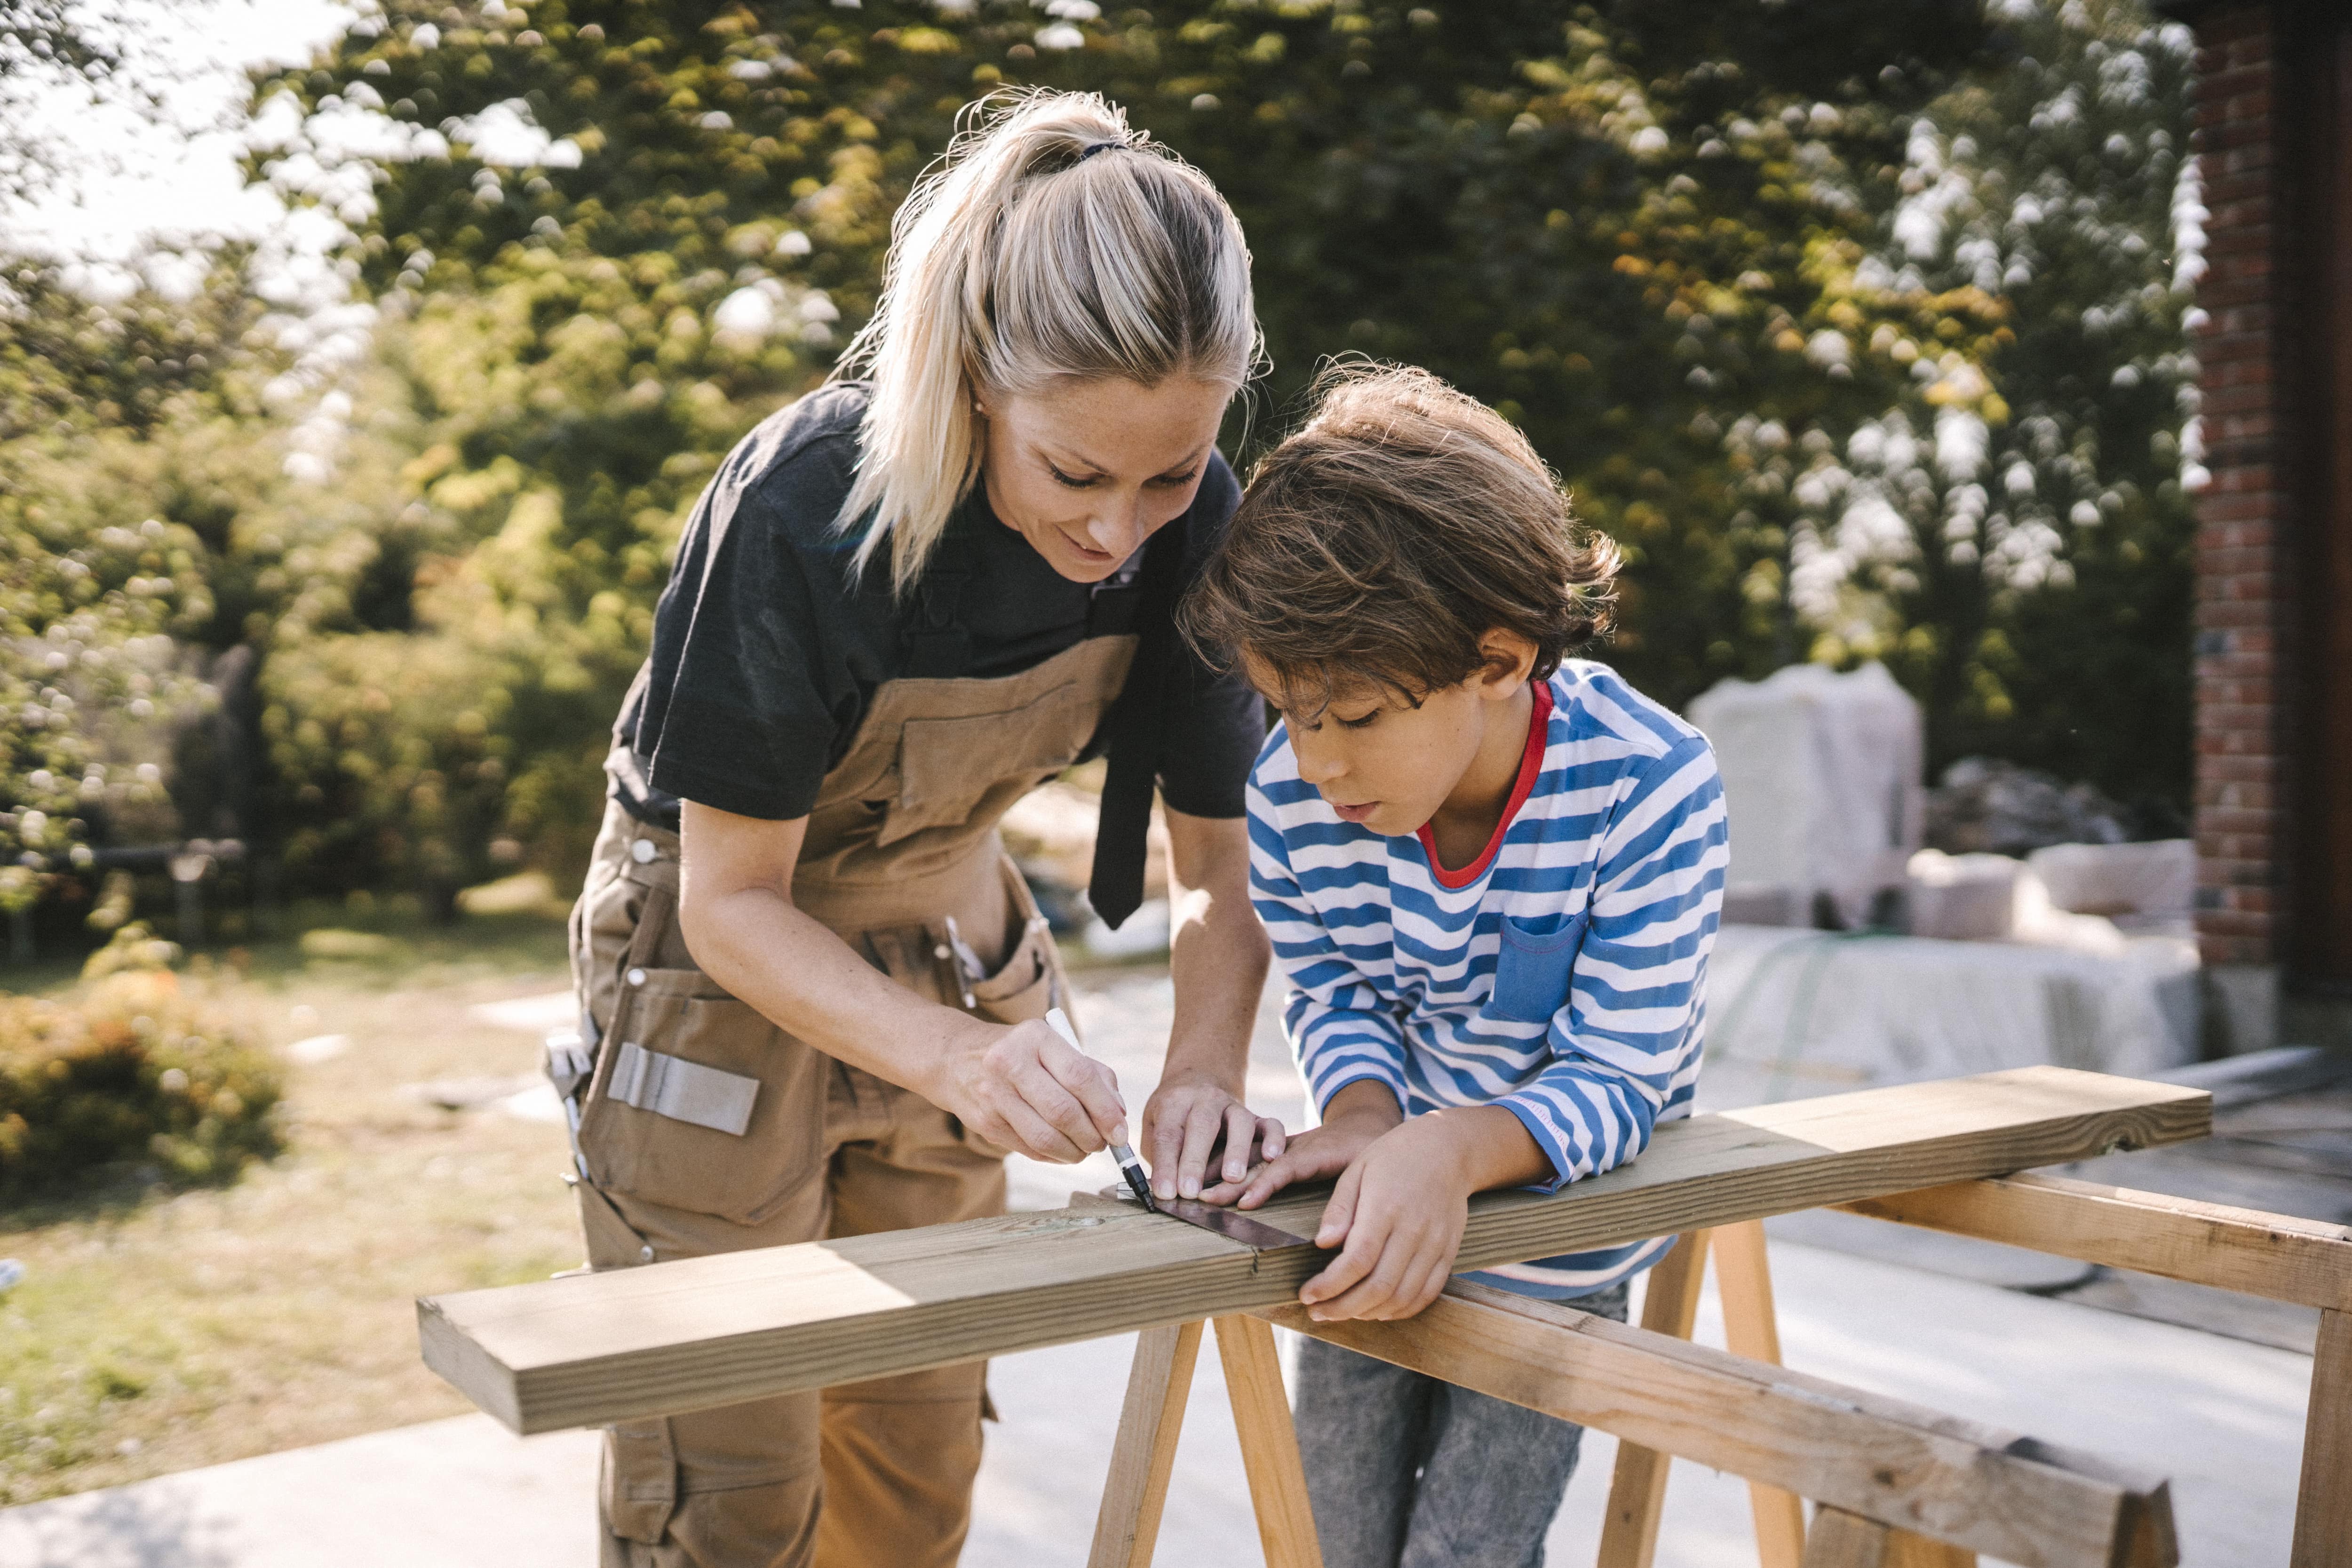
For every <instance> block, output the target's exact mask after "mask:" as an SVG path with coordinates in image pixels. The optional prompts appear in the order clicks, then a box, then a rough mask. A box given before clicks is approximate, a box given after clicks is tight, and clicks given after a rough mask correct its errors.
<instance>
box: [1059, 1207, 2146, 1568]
mask: <svg viewBox="0 0 2352 1568" xmlns="http://www.w3.org/2000/svg"><path fill="white" fill-rule="evenodd" d="M1731 1233H1738V1235H1733V1234H1731ZM1714 1237H1715V1239H1714V1247H1715V1250H1716V1251H1717V1256H1718V1258H1719V1260H1720V1261H1719V1263H1718V1268H1720V1269H1722V1271H1723V1274H1724V1279H1725V1283H1726V1287H1727V1292H1728V1295H1729V1296H1730V1297H1731V1298H1736V1299H1738V1301H1739V1303H1740V1305H1739V1309H1738V1311H1739V1315H1740V1316H1741V1317H1743V1318H1746V1319H1747V1320H1748V1322H1749V1329H1743V1330H1742V1334H1743V1336H1744V1342H1745V1344H1746V1345H1747V1347H1748V1348H1749V1349H1751V1350H1755V1349H1762V1350H1776V1349H1777V1347H1775V1346H1772V1345H1770V1344H1769V1342H1758V1341H1757V1340H1756V1339H1755V1338H1754V1337H1753V1336H1752V1334H1751V1333H1750V1329H1752V1328H1753V1327H1754V1326H1755V1325H1758V1324H1760V1325H1762V1326H1763V1328H1764V1330H1765V1331H1766V1332H1767V1333H1769V1324H1770V1321H1771V1319H1770V1310H1769V1293H1770V1285H1769V1275H1768V1272H1767V1271H1766V1269H1765V1268H1764V1266H1763V1236H1762V1229H1761V1226H1760V1225H1757V1224H1755V1223H1753V1222H1751V1223H1749V1224H1748V1225H1745V1226H1725V1227H1722V1228H1721V1229H1719V1230H1717V1232H1715V1233H1714ZM1707 1250H1708V1242H1707V1240H1706V1236H1705V1234H1704V1233H1701V1234H1700V1235H1699V1236H1696V1237H1686V1238H1685V1239H1683V1240H1682V1241H1679V1242H1678V1243H1677V1244H1676V1246H1675V1248H1674V1250H1673V1251H1671V1252H1670V1253H1669V1254H1668V1256H1667V1258H1665V1259H1664V1261H1663V1262H1661V1263H1660V1265H1659V1266H1658V1268H1657V1269H1656V1270H1655V1271H1654V1276H1653V1279H1652V1283H1651V1286H1650V1291H1649V1295H1648V1298H1647V1300H1646V1302H1645V1306H1644V1310H1643V1327H1640V1328H1633V1327H1628V1326H1626V1325H1623V1324H1619V1323H1616V1322H1612V1321H1609V1320H1606V1319H1601V1318H1597V1317H1593V1316H1592V1315H1591V1314H1589V1313H1584V1312H1579V1311H1576V1310H1573V1309H1571V1308H1568V1307H1563V1306H1559V1305H1556V1304H1553V1303H1549V1302H1541V1301H1532V1300H1526V1299H1524V1298H1519V1297H1514V1296H1508V1295H1506V1294H1504V1293H1502V1292H1500V1291H1495V1290H1490V1289H1485V1288H1483V1287H1479V1286H1476V1285H1471V1284H1467V1283H1465V1282H1461V1281H1457V1282H1456V1283H1455V1284H1454V1285H1453V1286H1451V1287H1450V1288H1449V1289H1447V1291H1446V1293H1445V1294H1444V1296H1443V1297H1441V1298H1440V1299H1439V1300H1437V1301H1436V1302H1435V1303H1434V1304H1433V1305H1432V1306H1431V1307H1430V1308H1429V1310H1426V1311H1424V1312H1423V1313H1422V1314H1421V1315H1420V1316H1419V1317H1416V1318H1413V1319H1410V1320H1407V1321H1402V1322H1389V1323H1334V1324H1317V1323H1313V1322H1311V1321H1308V1320H1307V1317H1306V1315H1305V1313H1304V1312H1303V1311H1302V1310H1299V1309H1297V1308H1296V1307H1280V1308H1272V1309H1268V1310H1265V1311H1263V1312H1259V1313H1245V1314H1235V1315H1234V1316H1231V1317H1221V1318H1218V1319H1216V1320H1215V1321H1214V1323H1215V1333H1216V1338H1217V1347H1218V1353H1219V1355H1220V1357H1221V1359H1222V1360H1223V1365H1224V1373H1225V1384H1226V1389H1227V1393H1228V1395H1229V1397H1230V1398H1231V1400H1232V1402H1233V1407H1234V1427H1235V1430H1236V1432H1237V1434H1238V1435H1239V1436H1240V1439H1241V1449H1242V1458H1243V1464H1244V1469H1245V1471H1246V1474H1247V1476H1248V1481H1249V1488H1250V1497H1251V1501H1252V1503H1253V1505H1254V1506H1255V1510H1256V1515H1257V1524H1258V1535H1259V1539H1260V1542H1262V1544H1263V1545H1264V1548H1265V1562H1266V1565H1267V1568H1321V1562H1322V1558H1321V1554H1320V1552H1319V1550H1318V1546H1317V1543H1316V1538H1315V1528H1314V1520H1313V1516H1312V1513H1311V1510H1310V1509H1309V1507H1308V1504H1307V1484H1306V1476H1305V1473H1304V1470H1303V1468H1302V1467H1301V1465H1300V1463H1299V1455H1298V1446H1297V1436H1296V1435H1295V1433H1294V1431H1293V1429H1292V1426H1291V1423H1290V1410H1289V1405H1288V1402H1287V1399H1286V1396H1285V1394H1284V1390H1283V1384H1282V1376H1281V1370H1280V1367H1279V1365H1278V1364H1277V1362H1276V1354H1275V1345H1274V1337H1273V1333H1272V1331H1271V1329H1270V1328H1269V1327H1268V1323H1269V1322H1270V1321H1271V1322H1275V1323H1279V1324H1281V1325H1283V1326H1284V1327H1287V1328H1291V1329H1295V1330H1297V1331H1300V1332H1302V1333H1307V1334H1312V1335H1314V1336H1316V1337H1318V1338H1321V1339H1326V1340H1329V1341H1331V1342H1334V1343H1338V1344H1342V1345H1345V1346H1347V1347H1348V1348H1349V1349H1352V1350H1356V1351H1359V1352H1362V1353H1365V1354H1369V1355H1373V1356H1377V1357H1379V1358H1381V1359H1382V1360H1386V1361H1390V1362H1393V1363H1396V1364H1399V1365H1402V1366H1407V1367H1411V1368H1412V1369H1414V1370H1416V1371H1421V1372H1423V1373H1429V1374H1431V1375H1433V1376H1437V1377H1442V1378H1444V1379H1446V1380H1447V1381H1449V1382H1454V1383H1458V1384H1462V1385H1464V1386H1465V1387H1470V1388H1475V1389H1477V1390H1478V1391H1479V1392H1481V1393H1486V1394H1493V1395H1495V1396H1496V1397H1498V1398H1503V1399H1507V1400H1511V1401H1512V1402H1514V1403H1517V1404H1521V1405H1528V1406H1529V1407H1530V1408H1534V1409H1538V1410H1541V1411H1544V1412H1545V1413H1546V1414H1548V1415H1556V1416H1559V1417H1560V1418H1562V1419H1565V1420H1572V1421H1576V1422H1578V1423H1580V1425H1584V1426H1595V1427H1598V1428H1600V1429H1601V1430H1604V1431H1609V1432H1612V1433H1614V1434H1615V1435H1616V1436H1618V1437H1619V1439H1620V1447H1619V1458H1618V1468H1617V1477H1616V1481H1615V1484H1614V1486H1613V1487H1612V1494H1611V1500H1610V1516H1609V1521H1608V1525H1607V1527H1606V1533H1605V1534H1604V1539H1603V1544H1602V1559H1601V1560H1602V1562H1603V1563H1604V1564H1615V1563H1647V1562H1648V1560H1649V1556H1650V1553H1651V1552H1652V1551H1653V1550H1654V1546H1655V1543H1656V1540H1657V1525H1658V1519H1659V1510H1660V1507H1661V1505H1662V1503H1663V1500H1664V1474H1665V1467H1666V1463H1667V1456H1669V1455H1671V1454H1682V1455H1685V1456H1687V1457H1689V1458H1695V1459H1698V1460H1700V1461H1701V1462H1703V1463H1706V1464H1708V1465H1711V1466H1714V1467H1715V1468H1719V1469H1725V1470H1729V1471H1731V1472H1733V1473H1735V1474H1739V1475H1742V1476H1744V1477H1746V1478H1747V1479H1748V1481H1749V1483H1750V1485H1751V1487H1752V1488H1753V1489H1754V1493H1753V1495H1754V1497H1755V1500H1756V1509H1757V1514H1758V1520H1759V1538H1760V1539H1762V1540H1764V1541H1766V1542H1769V1543H1770V1546H1769V1548H1768V1549H1784V1548H1785V1549H1790V1550H1791V1554H1790V1556H1789V1557H1788V1558H1787V1560H1786V1561H1787V1562H1788V1563H1790V1564H1791V1565H1792V1568H1796V1565H1801V1568H1948V1565H1957V1564H1959V1563H1969V1562H1971V1561H1972V1560H1973V1552H1975V1551H1976V1550H1987V1551H1994V1552H2000V1554H2002V1555H2005V1556H2012V1557H2015V1556H2031V1557H2032V1559H2034V1560H2037V1561H2040V1562H2042V1563H2048V1564H2053V1568H2054V1565H2057V1564H2080V1565H2081V1568H2112V1565H2115V1564H2128V1565H2130V1568H2166V1565H2168V1564H2171V1563H2175V1562H2176V1561H2177V1557H2178V1554H2177V1552H2176V1550H2175V1546H2174V1542H2173V1536H2172V1521H2171V1509H2170V1502H2169V1499H2168V1495H2167V1493H2166V1490H2165V1488H2164V1484H2163V1483H2162V1481H2161V1480H2158V1479H2155V1478H2152V1477H2148V1476H2145V1475H2139V1474H2135V1473H2131V1472H2129V1471H2127V1470H2125V1469H2123V1468H2118V1467H2116V1466H2112V1465H2109V1464H2106V1463H2105V1462H2104V1461H2102V1460H2099V1459H2096V1458H2092V1457H2090V1456H2087V1455H2082V1454H2077V1453H2071V1452H2068V1451H2066V1450H2063V1449H2061V1448H2058V1447H2053V1446H2051V1445H2046V1444H2039V1443H2031V1442H2027V1441H2024V1440H2021V1438H2020V1437H2019V1436H2018V1435H2017V1434H2015V1433H2010V1432H2002V1431H1997V1430H1995V1429H1992V1428H1990V1427H1986V1426H1978V1425H1976V1424H1973V1423H1969V1422H1965V1421H1960V1420H1957V1419H1955V1418H1952V1417H1949V1416H1944V1415H1937V1413H1935V1412H1932V1411H1927V1410H1923V1409H1921V1408H1919V1407H1918V1406H1916V1405H1908V1404H1906V1403H1905V1402H1902V1401H1897V1400H1890V1399H1885V1398H1883V1397H1880V1396H1877V1395H1874V1394H1866V1393H1864V1392H1862V1391H1860V1390H1856V1389H1849V1388H1844V1387H1842V1386H1840V1385H1838V1384H1831V1383H1828V1382H1826V1381H1825V1380H1822V1379H1818V1378H1811V1377H1808V1376H1806V1375H1804V1374H1802V1373H1790V1372H1786V1371H1783V1370H1781V1369H1780V1368H1779V1367H1777V1366H1775V1365H1773V1364H1771V1363H1770V1361H1769V1360H1768V1359H1766V1358H1763V1357H1752V1356H1739V1355H1734V1354H1731V1353H1728V1352H1720V1351H1714V1350H1710V1349H1707V1348H1706V1347H1703V1346H1698V1345H1694V1344H1691V1343H1689V1342H1688V1335H1689V1331H1690V1325H1691V1322H1692V1320H1693V1317H1694V1315H1695V1311H1696V1300H1697V1295H1698V1284H1699V1277H1700V1274H1701V1271H1702V1269H1703V1268H1704V1264H1705V1258H1706V1252H1707ZM1735 1279H1736V1280H1738V1283H1737V1284H1734V1283H1733V1281H1734V1280H1735ZM1742 1292H1746V1294H1744V1295H1743V1294H1742ZM1201 1331H1202V1324H1200V1323H1198V1322H1193V1323H1184V1324H1179V1325H1175V1326H1171V1327H1168V1328H1160V1329H1151V1330H1147V1331H1144V1332H1143V1333H1141V1334H1140V1335H1139V1336H1138V1341H1137V1348H1136V1354H1135V1362H1134V1369H1133V1372H1132V1373H1131V1374H1130V1376H1129V1384H1128V1391H1127V1399H1126V1404H1125V1406H1124V1408H1123V1409H1122V1411H1121V1413H1120V1419H1119V1428H1118V1441H1117V1443H1116V1445H1115V1447H1114V1449H1113V1454H1112V1458H1111V1466H1110V1475H1109V1480H1108V1485H1107V1487H1106V1489H1105V1491H1104V1497H1103V1506H1102V1511H1101V1513H1100V1515H1099V1516H1098V1518H1097V1524H1096V1530H1095V1539H1094V1547H1093V1551H1092V1553H1091V1554H1090V1556H1089V1558H1088V1564H1089V1568H1149V1564H1150V1562H1151V1557H1152V1549H1153V1544H1154V1542H1155V1541H1156V1539H1157V1537H1158V1534H1159V1529H1160V1516H1161V1513H1162V1511H1163V1509H1164V1506H1165V1503H1166V1500H1167V1493H1168V1483H1169V1476H1170V1473H1171V1466H1172V1464H1173V1462H1174V1459H1175V1453H1176V1443H1177V1438H1178V1436H1179V1433H1180V1431H1181V1426H1182V1422H1183V1409H1184V1400H1185V1395H1186V1394H1187V1392H1188V1391H1189V1389H1190V1387H1191V1384H1192V1368H1193V1364H1194V1363H1195V1361H1196V1360H1197V1359H1198V1356H1199V1352H1200V1345H1201ZM1801 1496H1804V1497H1811V1498H1814V1499H1816V1500H1818V1501H1819V1503H1820V1505H1821V1506H1820V1507H1819V1508H1818V1509H1817V1510H1816V1513H1815V1517H1814V1521H1813V1525H1812V1528H1811V1531H1810V1532H1808V1531H1807V1530H1806V1528H1805V1523H1804V1516H1803V1512H1802V1505H1801V1503H1800V1502H1799V1498H1800V1497H1801ZM1764 1530H1769V1531H1774V1532H1775V1533H1774V1534H1772V1535H1762V1534H1761V1533H1760V1532H1761V1531H1764ZM2029 1547H2030V1548H2031V1550H2030V1551H2029V1550H2028V1548H2029ZM1612 1552H1614V1553H1616V1554H1617V1555H1615V1556H1613V1557H1612Z"/></svg>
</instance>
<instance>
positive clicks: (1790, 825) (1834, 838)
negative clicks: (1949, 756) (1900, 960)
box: [1689, 664, 1927, 925]
mask: <svg viewBox="0 0 2352 1568" xmlns="http://www.w3.org/2000/svg"><path fill="white" fill-rule="evenodd" d="M1689 718H1690V721H1691V722H1692V723H1693V724H1696V725H1697V726H1698V728H1699V729H1700V730H1701V731H1703V732H1704V733H1705V734H1706V738H1707V739H1708V740H1709V741H1710V742H1713V743H1714V745H1715V754H1716V760H1717V763H1718V764H1719V765H1720V766H1721V767H1722V770H1723V792H1724V797H1725V799H1726V801H1727V804H1728V806H1729V810H1730V816H1731V869H1730V877H1729V887H1730V889H1731V891H1732V894H1733V901H1734V902H1735V903H1738V902H1739V901H1740V900H1741V899H1742V898H1743V897H1745V898H1748V899H1751V900H1752V899H1754V898H1757V897H1759V896H1762V897H1769V896H1772V895H1774V894H1778V895H1780V897H1781V899H1782V901H1783V902H1785V903H1786V904H1787V906H1788V907H1789V909H1790V912H1791V913H1792V914H1793V915H1794V916H1795V918H1796V919H1798V920H1803V919H1804V918H1805V917H1806V915H1807V913H1808V912H1809V911H1810V910H1811V905H1812V900H1813V898H1814V896H1815V895H1816V894H1817V893H1823V892H1826V893H1828V894H1829V895H1830V897H1831V898H1832V900H1835V901H1836V904H1837V907H1838V910H1839V913H1840V915H1841V917H1842V918H1843V921H1845V923H1847V924H1849V925H1860V924H1862V923H1863V922H1864V920H1865V919H1866V918H1867V917H1868V915H1869V913H1870V904H1871V898H1872V895H1873V894H1874V893H1875V892H1876V891H1877V890H1878V889H1882V888H1895V887H1900V886H1902V885H1903V867H1904V863H1905V861H1906V860H1907V859H1909V858H1910V856H1911V853H1912V851H1914V850H1916V849H1917V848H1918V847H1919V841H1920V832H1921V827H1922V824H1923V822H1924V819H1925V816H1926V800H1927V796H1926V791H1925V790H1924V789H1923V788H1922V787H1921V784H1920V782H1919V780H1920V770H1921V768H1922V766H1923V762H1922V755H1923V752H1922V746H1923V741H1922V731H1921V724H1920V718H1919V705H1918V703H1916V701H1914V700H1912V699H1911V696H1910V694H1909V693H1908V692H1906V691H1905V690H1904V689H1902V688H1901V687H1899V686H1897V685H1896V684H1895V678H1894V677H1893V676H1891V675H1889V674H1887V673H1886V668H1885V666H1884V665H1879V664H1866V665H1864V666H1863V667H1862V668H1860V669H1856V670H1851V671H1849V672H1847V673H1845V674H1843V675H1841V674H1838V673H1837V672H1835V671H1833V670H1831V669H1827V668H1823V667H1822V666H1821V665H1817V664H1797V665H1790V667H1789V668H1786V669H1781V670H1777V671H1775V672H1774V673H1773V674H1772V675H1770V676H1769V677H1768V678H1766V679H1763V680H1759V681H1748V680H1724V681H1718V682H1717V684H1716V685H1714V686H1712V687H1710V688H1709V689H1706V691H1704V692H1701V693H1700V694H1699V696H1698V697H1697V698H1696V699H1695V700H1693V701H1692V703H1691V705H1690V711H1689Z"/></svg>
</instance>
